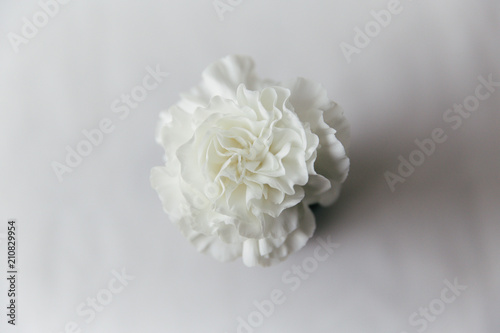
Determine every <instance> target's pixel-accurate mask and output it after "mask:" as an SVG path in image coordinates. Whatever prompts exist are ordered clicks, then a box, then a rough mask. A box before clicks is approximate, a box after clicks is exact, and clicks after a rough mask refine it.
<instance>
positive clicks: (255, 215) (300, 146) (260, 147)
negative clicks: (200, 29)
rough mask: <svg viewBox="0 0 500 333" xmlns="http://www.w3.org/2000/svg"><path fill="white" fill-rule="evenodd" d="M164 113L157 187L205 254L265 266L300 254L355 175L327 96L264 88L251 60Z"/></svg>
mask: <svg viewBox="0 0 500 333" xmlns="http://www.w3.org/2000/svg"><path fill="white" fill-rule="evenodd" d="M181 97H182V98H181V100H180V101H179V102H178V103H177V104H176V105H174V106H172V107H171V108H169V109H168V110H167V111H163V112H162V113H161V116H160V122H159V126H158V130H157V135H156V139H157V141H158V142H159V143H160V144H161V145H162V146H163V147H164V149H165V165H164V166H159V167H155V168H153V169H152V171H151V184H152V186H153V188H154V189H155V190H156V191H157V192H158V194H159V197H160V200H161V202H162V204H163V208H164V210H165V212H166V213H167V214H168V216H169V218H170V220H171V221H172V222H173V223H175V224H176V225H178V227H179V228H180V230H181V231H182V233H183V234H184V235H185V236H186V237H187V238H188V239H189V240H190V241H191V242H192V243H193V244H194V246H195V247H196V248H197V249H198V251H201V252H205V253H208V254H210V255H212V256H213V257H215V258H216V259H219V260H221V261H228V260H233V259H235V258H238V257H242V259H243V262H244V264H245V265H247V266H255V265H262V266H268V265H271V264H274V263H277V262H279V261H281V260H283V259H285V258H286V257H287V256H288V255H289V254H290V253H292V252H294V251H297V250H298V249H300V248H301V247H303V246H304V245H305V244H306V242H307V240H308V239H309V238H310V237H311V236H312V234H313V232H314V229H315V225H316V224H315V220H314V215H313V214H312V212H311V210H310V209H309V205H311V204H315V203H319V204H321V205H329V204H331V203H332V202H333V201H335V199H336V198H337V196H338V194H339V191H340V187H341V183H342V182H343V181H344V180H345V178H346V176H347V172H348V169H349V159H348V157H347V154H346V146H347V144H348V140H349V126H348V124H347V121H346V119H345V118H344V115H343V111H342V109H341V108H340V107H339V106H338V105H337V104H336V103H334V102H332V101H331V100H330V99H329V98H328V96H327V94H326V91H325V89H324V88H323V87H321V86H320V85H319V84H316V83H313V82H310V81H308V80H305V79H302V78H298V79H295V80H293V81H291V82H285V83H278V82H273V81H270V80H262V79H259V78H258V77H257V76H256V74H255V72H254V63H253V61H252V59H251V58H249V57H244V56H235V55H234V56H228V57H225V58H223V59H221V60H219V61H217V62H216V63H214V64H212V65H210V66H209V67H208V68H207V69H206V70H205V71H204V72H203V74H202V81H201V83H200V84H199V85H198V86H196V87H194V88H193V89H191V91H189V92H188V93H186V94H183V95H182V96H181Z"/></svg>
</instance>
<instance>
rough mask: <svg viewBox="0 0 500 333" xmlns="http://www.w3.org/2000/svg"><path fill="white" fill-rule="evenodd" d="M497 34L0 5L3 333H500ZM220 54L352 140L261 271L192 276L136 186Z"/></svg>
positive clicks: (338, 21)
mask: <svg viewBox="0 0 500 333" xmlns="http://www.w3.org/2000/svg"><path fill="white" fill-rule="evenodd" d="M499 33H500V2H498V1H493V0H474V1H472V0H453V1H452V0H438V1H429V0H414V1H411V0H401V1H397V0H392V1H391V0H388V1H387V0H384V1H381V0H380V1H379V0H373V1H320V0H312V1H289V0H220V1H219V0H216V1H213V0H202V1H200V0H196V1H195V0H182V1H181V0H169V1H151V0H149V1H147V0H146V1H117V0H99V1H77V0H73V1H67V0H65V1H63V0H60V1H56V0H41V1H39V2H38V1H31V0H30V1H23V2H17V1H7V0H4V1H2V2H1V3H0V35H1V38H0V119H1V121H0V153H1V156H2V158H1V159H0V173H1V177H0V248H1V250H0V253H1V255H2V257H1V258H0V262H1V264H0V268H1V269H2V271H1V273H0V278H1V279H0V280H1V281H2V282H1V284H0V292H1V296H0V299H1V302H2V303H1V308H2V309H4V310H1V313H0V314H1V316H0V318H2V319H1V323H0V331H1V332H23V333H24V332H29V333H37V332H43V333H45V332H53V333H62V332H64V333H69V332H97V333H100V332H106V333H109V332H120V333H128V332H174V333H177V332H196V333H199V332H208V333H210V332H222V333H224V332H245V333H247V332H273V333H274V332H321V333H322V332H337V333H341V332H342V333H358V332H359V333H364V332H367V333H378V332H380V333H403V332H406V333H414V332H429V333H431V332H440V333H441V332H453V333H457V332H464V333H470V332H474V333H494V332H500V317H499V316H498V313H499V312H500V287H499V281H500V265H499V262H500V247H499V243H500V221H499V218H500V202H499V199H500V131H499V129H500V115H499V106H500V87H499V85H500V84H499V83H498V82H500V43H499ZM233 53H238V54H248V55H251V56H253V57H254V59H255V61H256V65H257V72H258V73H259V74H260V75H261V76H262V77H268V78H272V79H275V80H287V79H290V78H294V77H296V76H302V77H306V78H309V79H311V80H314V81H317V82H320V83H322V84H323V85H324V86H325V87H326V89H327V90H328V93H329V96H330V98H332V99H333V100H335V101H337V102H338V103H339V104H340V105H341V106H343V108H344V109H345V114H346V116H347V118H348V119H349V120H350V123H351V126H352V144H351V147H350V157H351V163H352V166H351V171H350V176H349V178H348V180H347V182H346V183H345V186H344V190H343V192H342V194H341V197H340V199H339V200H338V201H337V202H336V204H335V205H333V206H332V207H329V208H316V209H315V214H316V217H317V223H318V228H317V231H316V234H315V237H314V239H312V240H311V241H310V242H309V243H308V245H307V246H306V247H305V248H304V249H303V250H302V251H300V252H298V253H296V254H294V255H292V256H291V257H290V258H289V259H288V260H287V261H285V262H283V263H281V264H280V265H277V266H273V267H271V268H252V269H250V268H247V267H245V266H244V265H243V264H242V263H241V261H236V262H233V263H227V264H222V263H219V262H217V261H215V260H214V259H212V258H210V257H208V256H205V255H201V254H198V253H197V252H196V251H195V250H194V248H193V247H192V246H191V245H190V244H189V243H188V242H187V241H186V240H185V239H184V237H183V236H182V235H181V234H180V232H179V231H178V230H177V229H176V228H175V226H173V225H172V224H170V222H169V221H168V219H167V217H166V215H165V214H164V213H163V211H162V207H161V204H160V201H159V199H158V197H157V194H156V192H155V191H154V190H152V189H151V187H150V184H149V172H150V169H151V168H152V167H153V166H156V165H161V163H162V155H163V151H162V148H161V147H159V146H158V145H157V144H156V143H155V141H154V130H155V125H156V122H157V120H158V114H159V112H160V111H161V110H163V109H166V108H167V107H169V106H170V105H172V104H173V103H175V102H176V101H177V99H178V96H179V93H181V92H183V91H185V90H186V89H188V88H190V87H191V86H193V85H195V84H196V83H198V81H199V80H200V74H201V71H202V70H203V69H204V68H205V67H206V66H207V65H208V64H210V63H212V62H213V61H215V60H217V59H219V58H220V57H223V56H225V55H227V54H233ZM155 71H156V73H160V74H158V75H157V76H156V81H154V80H151V81H148V82H149V84H150V88H151V89H148V90H145V89H142V88H140V87H141V86H143V85H144V83H143V81H144V78H145V77H146V76H147V75H148V73H150V72H155ZM166 73H168V75H167V74H166ZM488 81H489V83H488ZM485 82H486V83H485ZM495 82H496V83H495ZM153 83H156V84H153ZM153 86H154V88H153ZM138 87H139V88H138ZM144 91H145V92H146V93H144ZM124 94H125V95H131V94H133V96H135V97H134V99H133V100H132V101H129V102H128V104H126V103H127V102H126V101H125V100H123V99H122V98H126V97H123V96H124ZM479 97H481V98H479ZM464 104H465V105H464ZM461 106H462V107H461ZM465 107H467V109H465ZM469 109H470V110H471V111H469ZM96 129H99V131H100V133H101V134H102V137H100V136H99V135H97V134H95V136H94V137H93V138H94V142H95V143H96V144H92V145H90V146H89V145H86V144H84V143H82V142H83V141H85V140H87V139H86V136H85V135H86V134H85V133H87V135H91V134H89V133H95V130H96ZM436 129H437V130H438V132H439V129H441V133H442V135H441V136H440V138H441V142H436V141H435V140H434V139H433V136H432V133H433V131H434V130H436ZM105 131H107V132H105ZM443 137H446V139H443ZM415 140H419V142H422V141H424V142H427V143H428V146H427V147H431V146H432V144H431V143H429V140H432V142H434V144H435V149H434V151H432V153H430V154H428V155H425V154H423V153H418V152H416V151H421V150H422V148H419V147H418V145H417V144H416V143H415ZM443 141H444V142H443ZM78 149H80V151H83V152H84V154H86V155H87V156H80V159H78V157H75V156H73V157H68V155H72V153H71V152H70V151H71V150H78ZM429 149H430V148H429ZM422 157H423V158H422ZM67 158H69V163H70V164H71V165H69V164H68V162H67V161H66V159H67ZM403 160H405V161H407V162H401V161H403ZM410 160H411V161H410ZM408 163H410V164H412V163H413V164H417V165H416V166H415V165H413V166H411V165H410V167H408V165H407V166H406V169H405V167H402V166H401V165H402V164H408ZM412 169H413V171H412V172H410V171H411V170H412ZM56 170H58V171H56ZM405 170H406V171H405ZM410 173H411V174H410ZM388 179H389V181H388ZM12 218H14V219H16V220H17V224H18V230H19V233H18V242H17V244H18V262H19V275H18V286H17V288H18V290H17V291H18V298H17V305H18V309H17V310H18V312H17V315H18V317H17V325H16V326H15V327H12V325H8V324H7V323H6V321H7V319H8V317H6V313H7V310H6V309H5V307H6V305H7V296H6V294H7V281H6V279H5V278H4V274H5V275H6V269H7V267H6V261H7V258H6V240H5V235H6V233H7V221H8V219H12ZM2 237H3V239H2ZM318 239H322V240H327V239H331V240H332V241H334V242H335V243H337V244H339V245H340V246H339V247H338V248H337V249H335V251H334V253H333V254H330V256H329V257H328V259H327V260H325V261H323V262H319V263H317V265H316V266H314V265H313V266H311V265H310V264H311V257H313V255H314V251H315V249H316V248H317V246H318V244H319V243H318ZM299 271H300V272H301V273H298V272H299ZM304 272H305V273H304ZM291 280H293V281H294V282H293V283H292V282H291ZM273 291H274V292H273ZM276 292H277V293H278V294H280V292H281V297H280V298H279V299H280V302H279V304H278V303H276V302H274V301H273V295H275V294H276ZM270 300H271V301H270ZM269 302H274V303H269ZM270 304H272V306H271V305H270Z"/></svg>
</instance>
